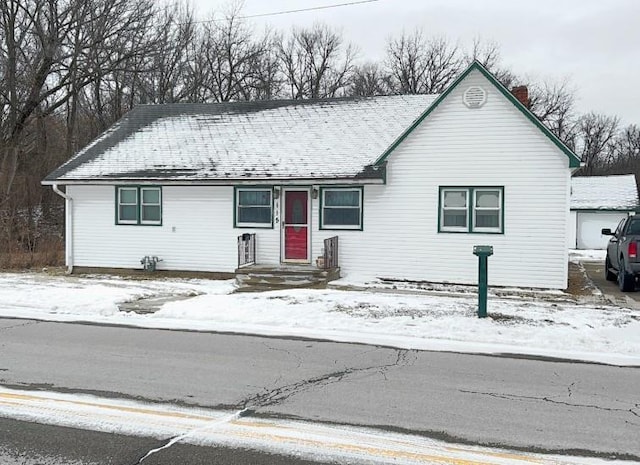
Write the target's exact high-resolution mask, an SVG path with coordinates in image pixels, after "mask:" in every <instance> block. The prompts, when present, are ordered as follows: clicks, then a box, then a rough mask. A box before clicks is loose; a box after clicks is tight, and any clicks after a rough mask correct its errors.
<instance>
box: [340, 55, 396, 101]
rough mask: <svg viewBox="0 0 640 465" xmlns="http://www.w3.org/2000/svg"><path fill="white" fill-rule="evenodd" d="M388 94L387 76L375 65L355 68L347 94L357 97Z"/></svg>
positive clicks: (370, 64)
mask: <svg viewBox="0 0 640 465" xmlns="http://www.w3.org/2000/svg"><path fill="white" fill-rule="evenodd" d="M388 93H389V76H387V75H385V74H384V72H383V71H382V69H381V67H380V66H379V65H378V64H377V63H365V64H364V65H361V66H356V67H355V69H354V72H353V77H352V78H351V85H350V87H349V94H350V95H354V96H358V97H370V96H373V95H385V94H388Z"/></svg>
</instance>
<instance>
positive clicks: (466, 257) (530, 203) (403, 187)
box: [314, 71, 570, 289]
mask: <svg viewBox="0 0 640 465" xmlns="http://www.w3.org/2000/svg"><path fill="white" fill-rule="evenodd" d="M472 84H473V85H479V86H481V87H483V88H484V89H486V90H487V92H488V97H487V101H486V103H485V104H484V106H482V107H481V108H478V109H468V108H467V107H466V106H465V105H464V104H463V103H462V93H463V92H464V90H465V89H466V88H467V87H468V86H469V85H472ZM569 181H570V173H569V169H568V158H567V157H566V156H565V155H564V154H563V153H561V152H560V151H559V150H558V148H557V147H556V146H555V145H554V144H553V143H552V142H551V141H550V140H549V139H548V138H547V137H546V136H544V135H543V134H542V133H541V132H540V130H539V129H538V128H536V127H535V126H534V125H533V124H532V123H531V122H530V121H529V120H528V119H527V118H526V117H525V116H524V115H523V114H522V113H521V112H520V111H519V110H518V109H517V108H515V106H514V105H513V104H512V103H511V102H509V101H508V100H507V99H506V98H505V97H504V96H503V95H502V94H500V93H499V92H498V91H497V90H496V89H495V88H494V87H493V86H491V85H490V84H489V82H488V81H486V80H485V78H484V77H483V76H482V75H481V74H480V73H479V72H477V71H474V72H472V73H471V74H470V75H469V76H468V77H467V78H466V80H465V81H464V82H462V83H461V84H460V85H459V86H458V87H457V88H456V89H454V91H453V92H452V93H451V94H450V95H449V96H448V98H447V99H445V100H444V101H443V102H442V103H441V104H440V106H439V107H438V108H436V109H435V110H434V111H433V112H432V113H431V114H430V115H429V116H428V117H427V118H426V119H425V120H424V121H423V122H422V124H421V125H420V126H419V127H418V128H416V129H415V130H414V131H413V132H412V133H411V134H410V135H409V136H408V137H407V138H406V139H405V140H404V141H403V142H402V144H400V146H399V147H398V148H397V149H396V150H395V151H394V152H393V153H392V154H391V156H390V157H389V164H388V176H387V184H386V185H385V186H365V190H364V231H362V232H357V231H338V232H333V231H319V232H317V233H316V234H315V235H314V237H315V238H316V245H315V247H316V250H318V249H317V247H318V246H319V245H320V244H319V242H318V241H319V240H320V239H322V238H323V237H326V236H329V235H333V234H334V233H335V234H337V235H338V236H339V237H340V265H341V268H342V270H343V275H361V276H379V277H393V278H407V279H416V280H428V281H437V282H453V283H476V282H477V273H478V271H477V268H478V265H477V263H478V258H477V257H476V256H474V255H473V254H472V250H473V246H474V245H476V244H482V245H484V244H487V245H492V246H493V247H494V255H493V256H491V257H490V258H489V284H492V285H504V286H526V287H538V288H559V289H563V288H565V287H566V284H567V247H566V245H567V222H568V219H569V207H568V205H569ZM438 186H504V198H505V202H504V206H505V215H504V234H452V233H438V226H437V225H438V195H439V190H438ZM316 224H317V222H316Z"/></svg>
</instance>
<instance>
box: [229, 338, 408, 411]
mask: <svg viewBox="0 0 640 465" xmlns="http://www.w3.org/2000/svg"><path fill="white" fill-rule="evenodd" d="M410 352H411V354H412V355H413V357H412V358H409V353H410ZM396 353H397V356H396V360H395V361H394V362H392V363H387V364H384V365H373V366H368V367H362V368H347V369H345V370H342V371H334V372H331V373H326V374H324V375H320V376H316V377H314V378H309V379H304V380H301V381H298V382H295V383H291V384H287V385H285V386H281V387H279V388H275V389H271V390H266V392H263V393H259V394H256V395H254V396H251V397H248V398H246V399H244V400H242V401H240V402H239V403H238V404H237V407H238V408H243V409H248V410H249V411H253V410H254V409H256V408H260V407H269V406H273V405H276V404H279V403H281V402H283V401H285V400H287V399H288V398H290V397H291V396H294V395H296V394H299V393H301V392H304V391H308V390H309V389H312V388H315V387H320V386H328V385H330V384H334V383H337V382H340V381H342V380H343V379H345V378H346V377H348V376H351V375H354V374H361V373H366V372H375V371H378V372H379V373H380V374H382V375H383V376H385V373H386V371H387V370H388V369H389V368H393V367H397V366H406V365H409V364H410V363H413V362H415V360H416V355H415V351H409V350H407V349H398V350H396Z"/></svg>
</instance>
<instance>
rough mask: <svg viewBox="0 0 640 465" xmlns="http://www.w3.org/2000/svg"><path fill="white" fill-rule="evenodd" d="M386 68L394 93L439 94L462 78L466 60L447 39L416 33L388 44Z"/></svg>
mask: <svg viewBox="0 0 640 465" xmlns="http://www.w3.org/2000/svg"><path fill="white" fill-rule="evenodd" d="M385 64H386V67H387V70H388V72H389V74H390V76H391V80H390V83H391V85H392V87H393V91H394V92H396V93H401V94H437V93H441V92H442V91H443V90H444V89H446V87H447V86H448V85H449V84H450V83H451V82H452V81H453V80H454V79H455V78H456V77H457V76H458V74H459V73H460V71H461V70H462V66H463V59H462V56H461V53H460V50H459V48H458V46H457V45H452V44H450V43H449V42H448V41H447V39H445V38H444V37H434V38H431V39H427V38H426V37H425V36H424V33H423V31H422V30H420V29H416V30H415V31H414V32H413V33H412V34H406V33H403V34H402V35H401V36H400V38H398V39H390V40H389V41H388V43H387V58H386V62H385Z"/></svg>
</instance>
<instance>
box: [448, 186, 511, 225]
mask: <svg viewBox="0 0 640 465" xmlns="http://www.w3.org/2000/svg"><path fill="white" fill-rule="evenodd" d="M503 196H504V188H503V187H440V208H439V210H440V211H439V213H438V214H439V229H438V231H439V232H470V233H497V234H501V233H503V232H504V225H503V224H502V222H503V218H504V211H503V210H504V199H503Z"/></svg>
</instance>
